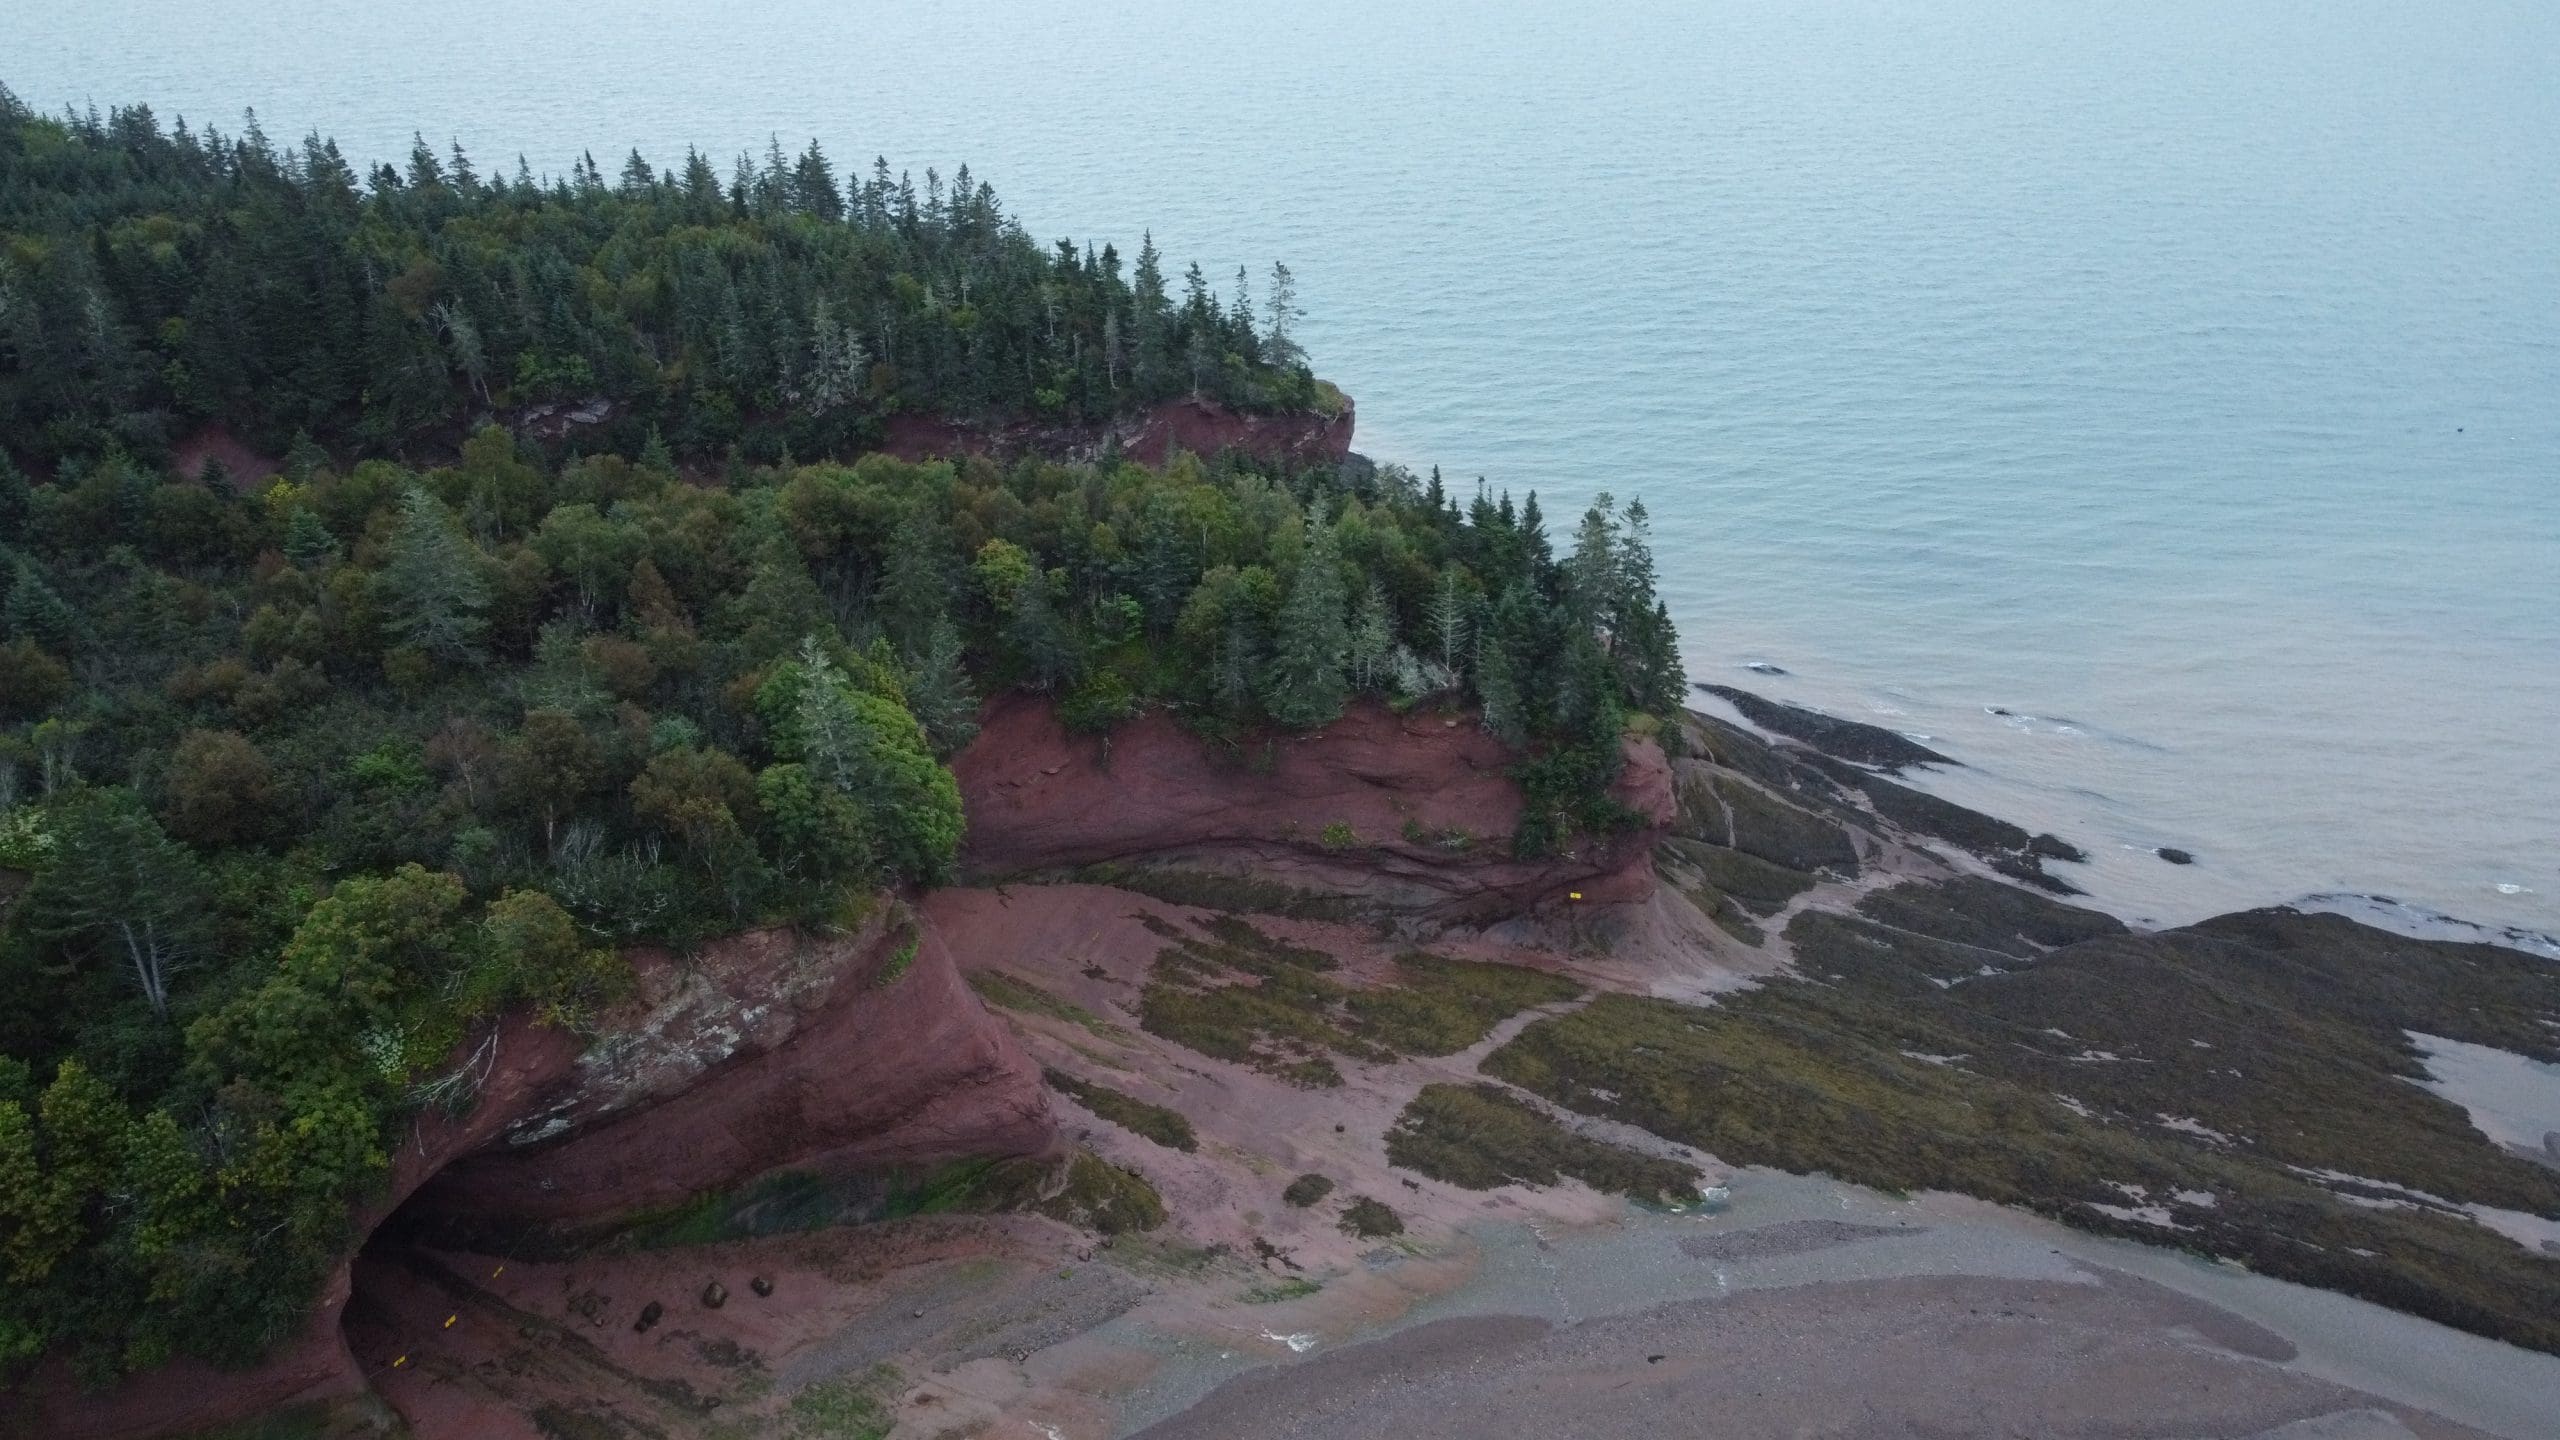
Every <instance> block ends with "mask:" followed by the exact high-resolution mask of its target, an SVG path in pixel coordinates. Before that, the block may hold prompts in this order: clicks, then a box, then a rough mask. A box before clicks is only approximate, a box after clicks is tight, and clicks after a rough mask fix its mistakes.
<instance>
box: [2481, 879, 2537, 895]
mask: <svg viewBox="0 0 2560 1440" xmlns="http://www.w3.org/2000/svg"><path fill="white" fill-rule="evenodd" d="M2491 888H2493V889H2495V890H2496V891H2497V892H2498V893H2499V894H2501V895H2539V894H2541V893H2542V892H2541V891H2539V890H2536V889H2534V888H2533V887H2532V886H2530V885H2518V884H2516V883H2514V882H2513V881H2509V880H2501V881H2499V882H2498V883H2497V884H2496V885H2495V886H2493V887H2491Z"/></svg>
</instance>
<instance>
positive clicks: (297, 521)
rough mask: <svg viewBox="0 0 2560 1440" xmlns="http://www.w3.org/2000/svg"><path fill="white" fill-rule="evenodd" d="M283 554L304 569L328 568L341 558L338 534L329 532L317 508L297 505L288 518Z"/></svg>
mask: <svg viewBox="0 0 2560 1440" xmlns="http://www.w3.org/2000/svg"><path fill="white" fill-rule="evenodd" d="M284 557H285V558H286V559H287V560H290V561H292V562H293V563H294V564H295V565H296V566H298V567H300V568H301V569H304V570H319V569H323V568H326V567H327V565H328V564H329V562H330V561H332V560H335V559H337V558H338V537H337V536H335V535H332V534H330V533H329V527H328V526H327V525H325V524H323V523H321V520H320V516H319V515H318V514H317V513H316V512H314V511H312V510H311V509H310V508H309V507H307V506H297V507H295V509H294V512H293V518H291V519H289V520H287V521H286V522H285V526H284Z"/></svg>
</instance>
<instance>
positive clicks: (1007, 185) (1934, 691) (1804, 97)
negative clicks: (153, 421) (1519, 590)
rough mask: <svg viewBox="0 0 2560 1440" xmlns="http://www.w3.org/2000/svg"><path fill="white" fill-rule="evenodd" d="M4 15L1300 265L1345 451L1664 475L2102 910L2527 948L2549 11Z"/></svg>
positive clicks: (2538, 826)
mask: <svg viewBox="0 0 2560 1440" xmlns="http://www.w3.org/2000/svg"><path fill="white" fill-rule="evenodd" d="M0 11H5V14H0V20H4V21H5V24H0V34H4V35H5V44H4V45H0V82H5V83H6V84H8V85H9V86H10V87H11V88H12V89H14V90H15V91H16V92H17V93H18V94H19V95H21V96H22V97H23V98H25V99H27V100H28V101H30V102H31V103H35V104H38V105H40V106H47V107H51V106H58V105H61V104H64V103H72V102H76V103H83V104H85V103H88V102H91V101H95V102H97V103H98V104H100V105H102V106H103V105H106V104H109V103H114V102H119V101H127V100H134V99H145V100H148V101H150V102H151V103H152V104H153V106H154V107H155V108H156V109H157V110H158V111H159V112H160V113H161V115H162V117H163V118H164V119H166V118H169V117H170V116H172V115H175V114H179V113H183V114H185V115H186V116H187V117H188V118H189V119H190V120H191V121H194V122H196V123H199V124H201V123H203V122H206V121H212V122H214V123H216V124H219V125H222V126H223V127H224V128H226V129H230V128H236V126H237V124H238V120H239V116H240V112H241V111H242V109H243V108H244V107H247V106H254V107H256V108H257V110H258V112H259V115H260V117H261V119H262V121H263V123H264V126H265V128H266V129H267V131H268V132H269V133H270V134H272V135H275V136H278V137H280V138H284V137H298V136H300V135H301V134H303V133H304V132H305V131H307V130H311V129H315V128H316V129H321V130H325V131H327V132H329V133H332V134H334V135H336V136H337V137H338V139H339V140H340V141H341V143H342V144H343V145H345V146H346V147H347V148H348V150H349V151H350V153H351V154H352V155H355V156H358V157H366V158H376V157H393V156H397V155H400V154H404V153H405V152H406V150H407V147H408V142H409V137H410V135H411V133H412V131H422V132H424V133H425V134H426V135H427V136H428V137H429V138H430V139H432V140H435V141H437V142H442V141H443V140H445V139H446V138H448V137H452V136H457V135H458V136H460V137H462V138H463V139H464V141H465V143H466V144H467V145H468V147H469V148H470V149H471V150H472V152H473V154H474V156H475V158H476V159H477V160H478V162H479V163H480V165H481V166H482V168H483V169H484V170H486V169H489V168H492V167H493V166H504V167H507V168H512V164H513V161H514V158H515V156H516V155H518V154H523V155H524V156H526V157H528V158H529V160H530V161H531V163H532V164H533V166H534V167H535V168H536V169H537V170H539V171H559V170H562V169H565V168H566V167H567V165H568V164H569V162H570V161H571V160H572V159H573V158H574V157H575V156H576V155H577V154H578V152H579V151H580V150H582V149H591V150H592V151H593V152H594V153H595V154H596V156H597V157H598V158H599V160H601V161H603V162H605V163H606V165H607V166H608V168H610V167H611V166H612V165H613V164H614V163H616V162H618V161H619V159H620V158H621V156H622V155H623V154H624V153H625V152H626V151H628V150H629V149H631V148H632V147H635V146H636V147H638V148H639V149H640V150H641V151H642V153H644V154H645V155H647V156H648V157H649V158H650V159H651V160H653V161H655V162H657V163H660V164H662V165H663V164H668V163H672V162H674V161H676V160H678V159H680V158H681V156H682V153H683V150H684V147H685V146H686V145H687V144H688V143H690V144H696V145H699V146H701V147H702V148H703V149H704V150H705V151H706V152H708V153H710V154H712V155H714V156H715V157H726V156H729V155H732V154H735V153H736V152H737V151H739V150H741V149H754V150H757V151H759V152H760V151H761V150H762V148H763V146H764V144H765V142H766V138H767V136H768V135H776V134H778V135H779V136H780V137H781V138H782V140H783V142H784V144H785V145H786V146H787V147H793V148H796V147H797V146H798V145H799V144H801V143H802V142H804V141H806V140H807V139H808V138H810V137H812V136H816V137H820V138H822V139H823V140H824V141H825V143H826V144H827V146H828V148H829V150H830V153H832V154H833V155H834V156H835V157H837V159H838V160H839V162H840V163H843V164H847V165H851V164H863V163H867V162H868V161H869V159H870V157H871V156H872V155H874V154H875V153H880V154H886V155H887V156H889V157H890V159H891V160H892V162H893V163H896V164H899V165H903V166H909V167H912V168H914V169H915V170H916V171H917V173H918V174H919V176H920V175H921V173H922V171H923V169H924V167H925V166H927V165H936V166H939V167H941V169H942V170H943V172H944V173H945V174H948V173H949V172H950V171H951V169H952V168H954V167H955V166H956V165H957V164H958V163H960V162H962V161H966V162H968V163H969V164H970V165H971V166H972V167H973V168H974V169H975V170H976V171H977V172H978V173H979V174H980V175H982V176H984V177H986V178H988V179H990V180H992V181H993V182H994V183H995V185H996V188H997V190H998V192H999V194H1000V195H1001V196H1003V198H1004V199H1005V200H1006V201H1007V203H1008V204H1009V205H1010V206H1011V207H1012V208H1014V209H1015V211H1016V212H1017V213H1018V214H1020V215H1022V216H1023V217H1024V218H1025V220H1026V222H1027V223H1028V224H1029V225H1030V227H1031V228H1032V229H1033V231H1034V232H1035V233H1037V234H1039V235H1041V236H1043V237H1050V236H1057V235H1073V236H1077V237H1099V238H1106V239H1116V240H1117V241H1119V242H1120V243H1121V244H1122V246H1123V248H1124V250H1127V249H1130V248H1133V247H1134V244H1135V241H1136V239H1137V236H1138V232H1139V231H1140V229H1141V228H1142V227H1148V226H1151V227H1153V229H1154V232H1155V235H1156V238H1157V240H1158V241H1159V243H1161V244H1162V245H1163V246H1164V247H1165V249H1166V250H1167V252H1168V253H1169V254H1170V255H1171V256H1174V257H1176V258H1177V259H1178V260H1181V259H1189V258H1197V259H1199V260H1201V261H1202V262H1203V264H1204V266H1205V268H1207V269H1208V271H1209V272H1210V274H1211V275H1212V276H1213V277H1225V276H1229V275H1232V273H1233V272H1234V269H1235V267H1236V266H1238V265H1248V266H1250V267H1252V269H1253V270H1254V272H1255V274H1256V275H1257V276H1259V275H1260V274H1261V273H1263V272H1264V271H1265V270H1267V268H1268V265H1269V263H1270V262H1271V261H1272V260H1274V259H1283V260H1286V261H1288V262H1289V264H1290V265H1291V267H1292V268H1293V269H1294V270H1295V272H1296V273H1297V276H1298V278H1299V282H1300V285H1301V289H1302V292H1303V295H1304V298H1305V301H1306V303H1307V304H1308V306H1309V308H1310V309H1311V310H1312V312H1313V314H1312V318H1311V319H1310V321H1309V323H1308V326H1307V330H1306V336H1307V340H1308V342H1309V344H1310V346H1311V348H1312V349H1313V350H1314V352H1315V353H1316V355H1317V356H1318V358H1319V361H1320V368H1321V369H1322V370H1323V371H1324V372H1325V373H1327V374H1328V375H1329V376H1331V377H1334V378H1337V379H1338V380H1340V381H1341V382H1342V383H1343V385H1344V386H1345V387H1346V388H1347V389H1349V390H1350V391H1352V392H1353V393H1354V394H1355V395H1356V396H1357V398H1358V400H1359V402H1360V427H1359V428H1360V441H1359V444H1360V448H1361V449H1363V450H1364V451H1367V452H1368V453H1370V454H1373V455H1375V456H1378V457H1379V458H1382V459H1394V460H1401V461H1404V462H1406V463H1408V464H1412V465H1415V466H1417V467H1421V466H1428V465H1431V464H1434V463H1437V464H1438V465H1440V466H1441V467H1442V468H1443V470H1444V472H1445V473H1446V474H1447V475H1448V476H1449V477H1450V478H1451V480H1452V481H1453V482H1454V483H1456V484H1458V485H1460V486H1461V487H1464V486H1469V485H1472V483H1473V481H1474V479H1475V477H1477V476H1479V475H1481V476H1483V477H1485V478H1486V479H1487V480H1489V481H1490V482H1491V483H1493V484H1495V485H1498V486H1504V487H1508V488H1510V489H1511V490H1513V491H1515V492H1518V491H1525V490H1529V489H1533V488H1534V489H1536V490H1537V491H1538V492H1539V493H1540V495H1541V497H1542V499H1543V500H1544V502H1545V504H1546V507H1547V511H1548V514H1549V515H1550V516H1551V517H1552V523H1553V524H1554V525H1555V526H1556V527H1557V528H1558V529H1559V530H1564V529H1568V528H1569V527H1570V524H1571V522H1572V518H1573V515H1574V514H1575V513H1576V512H1577V511H1578V510H1579V508H1580V506H1581V505H1582V504H1584V503H1586V502H1587V501H1588V499H1589V498H1590V497H1591V496H1592V495H1593V494H1595V493H1596V492H1599V491H1603V490H1606V491H1609V492H1612V493H1614V494H1615V495H1617V496H1618V497H1620V498H1621V499H1624V498H1625V497H1627V496H1630V495H1636V494H1641V495H1642V496H1643V497H1644V499H1645V501H1646V503H1647V505H1648V506H1649V507H1650V508H1651V510H1652V512H1653V514H1654V517H1655V526H1656V541H1657V546H1658V549H1659V551H1660V553H1661V561H1662V571H1663V584H1664V589H1665V591H1666V594H1667V596H1668V598H1669V600H1670V602H1671V605H1672V608H1673V610H1674V612H1675V614H1676V616H1677V618H1678V620H1679V622H1680V625H1681V627H1682V632H1683V635H1684V638H1685V641H1686V645H1687V650H1688V656H1689V662H1690V667H1691V673H1692V675H1693V678H1698V679H1709V680H1723V681H1730V682H1734V683H1740V684H1745V685H1749V686H1751V687H1753V688H1757V689H1760V690H1762V691H1764V692H1766V693H1769V694H1772V695H1775V696H1778V697H1781V698H1785V699H1791V700H1797V701H1800V702H1803V703H1808V704H1814V705H1818V706H1822V707H1824V708H1827V709H1830V710H1833V711H1834V712H1836V713H1840V714H1843V715H1848V716H1851V717H1854V718H1861V719H1871V720H1875V721H1878V722H1880V723H1884V724H1889V725H1892V726H1895V727H1897V728H1900V729H1904V730H1907V731H1910V732H1912V733H1913V734H1915V735H1921V736H1925V737H1927V738H1928V743H1930V744H1932V745H1934V746H1936V747H1938V748H1939V749H1941V750H1943V751H1945V752H1947V753H1948V754H1950V755H1952V756H1955V757H1956V758H1958V759H1960V760H1961V761H1963V762H1964V768H1963V769H1961V770H1957V771H1951V772H1948V773H1946V774H1943V775H1940V776H1937V777H1934V778H1932V779H1930V780H1928V781H1927V782H1926V783H1927V784H1929V786H1930V787H1931V788H1933V789H1936V790H1938V791H1940V792H1942V793H1944V794H1947V795H1948V796H1949V797H1950V798H1954V799H1957V800H1960V801H1963V802H1966V803H1970V804H1975V805H1979V806H1982V807H1984V808H1987V809H1990V810H1993V811H1996V812H1998V813H2002V814H2005V815H2009V816H2011V817H2013V818H2016V819H2019V820H2021V821H2025V822H2028V823H2031V824H2034V825H2036V826H2038V827H2041V828H2051V829H2054V830H2056V831H2059V832H2060V833H2062V834H2063V835H2065V836H2067V837H2069V838H2072V839H2074V840H2076V841H2078V842H2080V843H2081V844H2082V845H2084V846H2085V847H2086V848H2088V849H2089V850H2090V851H2091V852H2092V854H2093V856H2094V857H2095V858H2094V860H2093V862H2092V864H2091V865H2090V866H2088V867H2087V868H2086V869H2085V870H2084V871H2078V872H2075V873H2074V876H2073V878H2075V879H2077V880H2080V881H2081V882H2082V883H2083V884H2085V885H2086V886H2087V887H2088V888H2089V889H2090V890H2092V891H2093V892H2094V893H2095V894H2096V895H2097V896H2098V897H2099V898H2100V899H2101V900H2102V901H2104V902H2105V903H2107V904H2109V905H2111V906H2113V907H2115V908H2117V909H2119V910H2122V911H2124V912H2125V913H2128V914H2131V915H2135V916H2138V917H2151V918H2157V919H2160V920H2163V921H2178V920H2185V919H2191V918H2195V917H2197V916H2201V915H2203V914H2206V913H2210V912H2212V911H2215V910H2219V909H2225V908H2230V907H2233V906H2239V905H2248V904H2261V903H2269V902H2275V901H2282V900H2287V899H2291V898H2294V897H2297V896H2302V895H2305V894H2310V893H2315V892H2327V891H2341V890H2355V891H2364V892H2374V893H2380V894H2386V895H2389V896H2391V897H2394V898H2395V899H2396V900H2398V901H2401V902H2406V903H2408V904H2413V905H2420V906H2428V907H2434V908H2436V909H2440V910H2444V911H2449V912H2453V913H2455V914H2459V915H2464V916H2469V917H2472V918H2474V919H2477V920H2482V921H2488V922H2494V923H2498V924H2506V925H2519V926H2526V927H2531V928H2535V929H2540V930H2546V931H2560V743H2555V738H2556V737H2555V732H2560V723H2555V717H2560V81H2556V80H2555V77H2560V7H2555V6H2552V5H2550V4H2548V3H2539V0H2458V3H2453V4H2418V3H2387V0H2322V3H2317V4H2314V3H2308V0H2210V3H2207V0H2140V3H2134V0H2120V3H2119V0H2102V3H2087V4H2075V5H2052V4H2030V3H2025V0H2001V3H1995V0H1936V3H1919V0H1706V3H1691V4H1670V3H1658V0H1623V3H1619V4H1614V5H1609V6H1586V5H1545V4H1531V3H1502V0H1493V3H1481V0H1480V3H1472V4H1450V3H1441V0H1407V3H1401V4H1395V5H1380V4H1373V3H1345V0H1304V3H1299V4H1293V5H1288V6H1252V7H1241V6H1232V5H1211V4H1205V3H1197V4H1185V3H1174V0H1124V3H1121V4H1118V5H1115V6H1110V7H1088V6H1069V5H1059V4H1054V3H1052V4H1028V3H1020V0H982V3H975V4H959V3H934V0H910V3H903V4H897V5H878V4H858V3H844V0H767V3H763V4H759V5H755V6H732V5H712V4H703V3H668V0H624V3H612V4H608V3H605V0H536V3H523V0H514V3H496V0H448V3H445V4H441V5H437V6H433V7H426V6H419V7H390V6H373V5H356V4H351V3H344V0H341V3H337V4H321V3H316V0H256V3H250V0H196V3H193V4H190V5H186V6H174V5H169V4H166V3H160V0H82V3H80V4H78V5H67V4H40V3H37V0H6V3H5V4H0ZM1753 661H1759V662H1763V663H1767V664H1771V665H1775V666H1778V667H1782V668H1783V669H1785V670H1786V671H1787V672H1789V673H1788V674H1786V675H1785V676H1762V675H1756V674H1753V673H1750V672H1748V671H1746V670H1744V669H1743V668H1742V667H1743V666H1744V665H1745V664H1746V663H1748V662H1753ZM1998 711H2007V712H2009V713H2008V714H2000V713H1996V712H1998ZM2159 845H2172V846H2178V847H2182V848H2185V849H2188V850H2192V851H2194V852H2196V853H2197V855H2198V856H2199V863H2198V864H2197V865H2195V866H2194V867H2192V868H2185V869H2180V868H2174V867H2170V866H2168V865H2165V864H2163V863H2162V862H2161V861H2159V860H2158V859H2156V858H2154V857H2153V856H2152V855H2151V854H2150V853H2149V852H2150V849H2151V847H2154V846H2159Z"/></svg>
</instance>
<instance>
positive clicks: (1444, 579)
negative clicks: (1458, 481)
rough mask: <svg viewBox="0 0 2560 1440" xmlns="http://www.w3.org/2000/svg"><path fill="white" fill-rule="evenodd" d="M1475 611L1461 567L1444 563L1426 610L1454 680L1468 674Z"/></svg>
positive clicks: (1445, 667)
mask: <svg viewBox="0 0 2560 1440" xmlns="http://www.w3.org/2000/svg"><path fill="white" fill-rule="evenodd" d="M1439 473H1440V472H1439V471H1437V470H1434V471H1433V472H1432V481H1433V483H1434V484H1435V485H1436V484H1437V483H1438V482H1439ZM1474 612H1475V600H1474V597H1472V596H1470V595H1469V594H1468V593H1467V592H1466V589H1465V587H1464V583H1463V581H1462V580H1461V578H1460V572H1459V568H1458V567H1457V566H1456V565H1454V564H1451V565H1446V566H1443V567H1442V568H1441V571H1440V583H1439V585H1438V586H1437V587H1435V588H1434V589H1433V590H1432V592H1431V602H1430V607H1429V609H1427V610H1426V611H1425V612H1424V618H1425V619H1426V620H1427V621H1429V622H1430V625H1431V636H1432V639H1433V640H1434V641H1435V642H1436V643H1437V645H1438V647H1439V652H1440V668H1441V669H1443V670H1445V671H1447V672H1448V674H1449V679H1450V680H1451V682H1452V683H1454V682H1456V681H1459V680H1461V679H1463V678H1465V675H1466V658H1467V650H1468V645H1467V633H1468V626H1469V622H1470V620H1471V619H1472V617H1473V615H1474Z"/></svg>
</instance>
